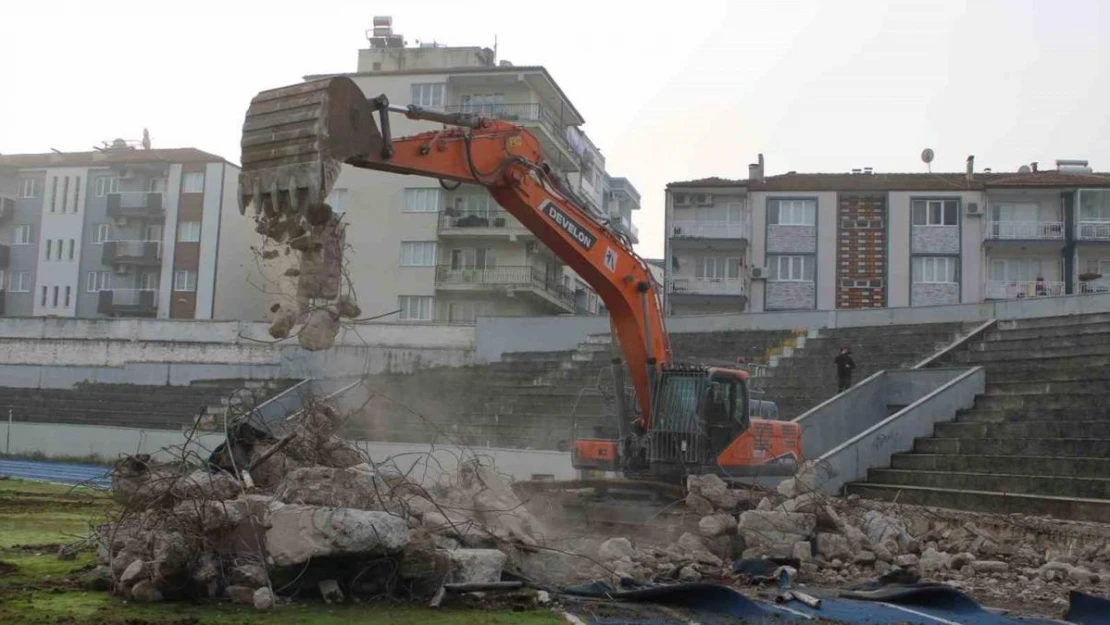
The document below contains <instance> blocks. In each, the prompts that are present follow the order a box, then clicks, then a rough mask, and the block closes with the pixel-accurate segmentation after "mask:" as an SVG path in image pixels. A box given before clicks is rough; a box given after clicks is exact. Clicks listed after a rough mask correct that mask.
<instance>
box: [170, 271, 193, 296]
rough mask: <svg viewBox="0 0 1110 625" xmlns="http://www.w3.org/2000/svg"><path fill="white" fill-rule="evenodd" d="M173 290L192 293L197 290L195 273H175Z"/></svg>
mask: <svg viewBox="0 0 1110 625" xmlns="http://www.w3.org/2000/svg"><path fill="white" fill-rule="evenodd" d="M173 290H175V291H183V292H192V291H196V290H197V272H195V271H175V272H174V274H173Z"/></svg>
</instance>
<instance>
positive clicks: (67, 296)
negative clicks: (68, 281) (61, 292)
mask: <svg viewBox="0 0 1110 625" xmlns="http://www.w3.org/2000/svg"><path fill="white" fill-rule="evenodd" d="M69 289H70V287H69V285H66V308H69Z"/></svg>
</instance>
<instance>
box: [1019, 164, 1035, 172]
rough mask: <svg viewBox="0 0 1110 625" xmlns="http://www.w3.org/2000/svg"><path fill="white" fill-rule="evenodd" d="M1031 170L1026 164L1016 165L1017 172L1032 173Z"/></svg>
mask: <svg viewBox="0 0 1110 625" xmlns="http://www.w3.org/2000/svg"><path fill="white" fill-rule="evenodd" d="M1032 171H1033V170H1032V169H1029V166H1028V165H1022V166H1021V167H1018V173H1019V174H1028V173H1032Z"/></svg>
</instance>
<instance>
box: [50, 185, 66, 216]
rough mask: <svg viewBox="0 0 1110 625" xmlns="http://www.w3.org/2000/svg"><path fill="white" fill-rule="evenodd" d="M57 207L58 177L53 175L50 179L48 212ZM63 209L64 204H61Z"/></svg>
mask: <svg viewBox="0 0 1110 625" xmlns="http://www.w3.org/2000/svg"><path fill="white" fill-rule="evenodd" d="M57 207H58V177H57V176H54V177H53V178H51V179H50V212H51V213H53V212H54V211H55V209H57ZM62 210H63V211H65V206H62Z"/></svg>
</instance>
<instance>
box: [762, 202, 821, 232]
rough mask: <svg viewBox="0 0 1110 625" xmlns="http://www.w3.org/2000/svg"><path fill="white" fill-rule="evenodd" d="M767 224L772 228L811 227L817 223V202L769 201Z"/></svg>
mask: <svg viewBox="0 0 1110 625" xmlns="http://www.w3.org/2000/svg"><path fill="white" fill-rule="evenodd" d="M767 223H769V224H771V225H772V226H812V225H815V224H816V223H817V200H770V201H769V202H768V203H767Z"/></svg>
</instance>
